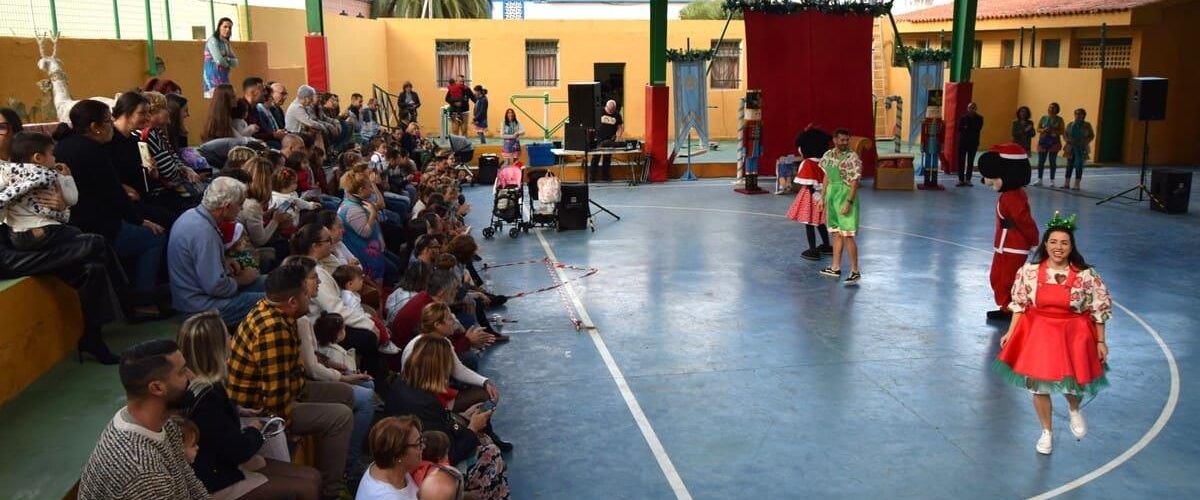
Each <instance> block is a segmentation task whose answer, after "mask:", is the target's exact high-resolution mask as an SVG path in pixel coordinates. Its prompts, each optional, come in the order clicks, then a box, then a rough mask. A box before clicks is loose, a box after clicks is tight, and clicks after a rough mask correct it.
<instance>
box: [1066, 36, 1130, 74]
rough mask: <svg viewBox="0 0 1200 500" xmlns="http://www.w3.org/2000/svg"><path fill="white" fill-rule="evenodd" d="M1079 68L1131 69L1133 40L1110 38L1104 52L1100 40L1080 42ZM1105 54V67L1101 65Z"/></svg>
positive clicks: (1105, 42) (1105, 43) (1105, 44)
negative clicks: (1101, 59) (1101, 56)
mask: <svg viewBox="0 0 1200 500" xmlns="http://www.w3.org/2000/svg"><path fill="white" fill-rule="evenodd" d="M1077 46H1078V47H1079V67H1080V68H1101V67H1104V68H1129V67H1130V63H1131V60H1132V59H1133V39H1132V38H1109V39H1106V40H1105V41H1104V49H1103V51H1102V50H1101V48H1100V39H1099V38H1095V39H1091V40H1080V41H1079V44H1078V45H1077ZM1101 53H1103V54H1104V65H1103V66H1101V64H1100V54H1101Z"/></svg>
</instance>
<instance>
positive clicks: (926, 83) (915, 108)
mask: <svg viewBox="0 0 1200 500" xmlns="http://www.w3.org/2000/svg"><path fill="white" fill-rule="evenodd" d="M945 74H946V63H944V62H941V61H913V63H912V90H911V92H912V97H911V99H910V100H909V102H910V103H911V105H912V107H911V108H909V116H910V117H911V119H910V120H909V121H908V142H909V144H915V143H916V142H917V137H918V136H920V135H921V121H922V120H924V119H925V107H926V106H927V105H928V104H929V102H928V101H929V91H930V90H941V89H942V87H943V85H944V81H945V80H944V78H945Z"/></svg>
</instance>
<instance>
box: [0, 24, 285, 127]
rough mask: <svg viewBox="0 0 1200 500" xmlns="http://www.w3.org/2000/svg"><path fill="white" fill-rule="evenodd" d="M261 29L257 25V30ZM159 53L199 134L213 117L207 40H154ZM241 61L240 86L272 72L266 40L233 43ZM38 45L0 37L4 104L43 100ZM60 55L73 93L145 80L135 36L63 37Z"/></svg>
mask: <svg viewBox="0 0 1200 500" xmlns="http://www.w3.org/2000/svg"><path fill="white" fill-rule="evenodd" d="M256 30H257V28H256ZM154 48H155V53H156V54H157V55H158V56H159V57H161V58H162V59H163V61H164V62H165V63H166V65H167V71H166V73H165V74H164V75H162V76H163V77H166V78H170V79H173V80H175V81H176V82H177V83H178V84H179V85H180V86H181V87H183V92H184V95H185V96H186V97H187V98H188V100H189V105H188V108H189V109H190V111H191V118H190V119H189V120H188V123H187V125H188V128H189V129H191V130H193V131H195V132H194V133H193V134H192V135H193V136H198V135H199V131H200V130H201V128H202V127H203V124H204V120H205V118H207V117H208V105H207V101H205V100H204V98H203V96H202V92H203V85H202V84H203V78H202V76H201V75H202V71H203V63H204V43H203V42H201V41H164V42H156V43H155V44H154ZM233 49H234V51H235V52H236V53H237V55H238V60H239V61H240V65H239V66H238V67H237V68H235V69H234V70H233V72H232V74H231V75H230V81H232V82H235V85H234V86H235V87H238V86H240V83H238V82H241V80H242V79H243V78H245V77H247V76H249V75H264V74H266V73H267V46H266V44H264V43H261V42H234V43H233ZM39 57H40V56H39V55H38V49H37V43H36V42H35V41H34V40H33V39H32V38H15V37H0V61H4V78H3V79H0V99H2V102H0V105H3V106H7V105H8V98H10V97H11V98H15V99H17V100H18V101H21V102H24V103H25V105H26V106H32V105H33V104H35V103H36V102H37V101H38V99H40V98H41V96H42V94H41V90H40V89H39V88H38V87H37V85H36V83H37V81H38V80H42V79H45V78H46V74H45V73H44V72H43V71H42V70H41V69H39V68H38V67H37V61H38V59H39ZM58 57H59V59H61V60H62V63H63V69H64V70H66V72H67V79H68V87H69V89H70V91H71V97H73V98H75V99H86V98H89V97H96V96H104V97H112V96H113V95H114V94H117V93H120V92H124V91H126V90H131V89H136V88H137V87H139V86H140V85H142V84H143V83H145V82H146V80H147V79H148V78H149V74H148V73H147V72H146V44H145V42H141V41H135V40H90V39H89V40H84V39H73V38H63V39H61V40H59V42H58Z"/></svg>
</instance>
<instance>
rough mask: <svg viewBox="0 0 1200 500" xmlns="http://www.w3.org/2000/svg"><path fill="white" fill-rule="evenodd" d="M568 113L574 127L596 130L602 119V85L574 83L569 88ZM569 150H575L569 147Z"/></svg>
mask: <svg viewBox="0 0 1200 500" xmlns="http://www.w3.org/2000/svg"><path fill="white" fill-rule="evenodd" d="M567 112H569V113H570V115H569V117H570V120H569V121H570V123H571V124H572V125H583V126H585V127H587V128H596V123H597V120H599V119H600V84H599V83H597V82H587V83H572V84H570V85H568V86H567ZM567 149H574V148H571V147H568V148H567Z"/></svg>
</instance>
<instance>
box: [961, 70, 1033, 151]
mask: <svg viewBox="0 0 1200 500" xmlns="http://www.w3.org/2000/svg"><path fill="white" fill-rule="evenodd" d="M1020 78H1021V74H1020V70H1019V69H1015V68H1012V69H1001V68H991V69H978V70H975V71H972V72H971V80H972V81H973V82H974V83H975V87H974V89H973V90H972V96H973V98H974V100H975V102H976V103H977V104H978V105H979V113H980V114H982V115H983V117H984V119H983V132H981V133H980V135H979V144H980V148H981V149H986V148H989V147H991V146H993V145H995V144H1003V143H1006V142H1010V141H1012V135H1011V132H1012V121H1013V119H1014V118H1015V117H1016V111H1017V107H1019V106H1020V104H1019V103H1020V97H1019V96H1018V93H1019V92H1018V89H1019V87H1018V82H1019V81H1020Z"/></svg>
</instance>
